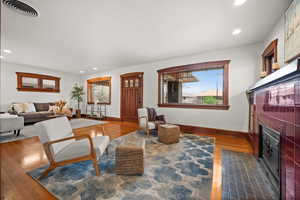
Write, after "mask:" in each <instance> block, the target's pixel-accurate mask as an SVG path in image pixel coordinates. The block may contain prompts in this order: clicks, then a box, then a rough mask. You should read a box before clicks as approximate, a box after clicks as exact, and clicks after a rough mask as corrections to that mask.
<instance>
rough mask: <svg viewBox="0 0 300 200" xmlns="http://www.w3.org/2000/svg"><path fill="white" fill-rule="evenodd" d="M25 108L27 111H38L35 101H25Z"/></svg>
mask: <svg viewBox="0 0 300 200" xmlns="http://www.w3.org/2000/svg"><path fill="white" fill-rule="evenodd" d="M24 108H25V112H26V113H29V112H36V110H35V106H34V104H33V103H24Z"/></svg>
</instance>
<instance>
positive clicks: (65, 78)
mask: <svg viewBox="0 0 300 200" xmlns="http://www.w3.org/2000/svg"><path fill="white" fill-rule="evenodd" d="M16 72H29V73H38V74H45V75H50V76H58V77H60V78H61V80H60V93H45V92H43V93H41V92H19V91H17V89H16V88H17V75H16ZM0 78H1V84H0V89H1V93H0V95H1V96H0V103H1V104H0V111H7V108H8V106H9V105H10V104H11V103H12V102H28V101H29V102H53V101H57V100H61V99H63V100H67V101H68V102H70V104H71V106H72V105H73V102H72V101H70V93H71V89H72V87H73V85H74V84H75V83H76V82H78V83H80V76H79V75H73V74H66V73H62V72H56V71H51V70H48V69H43V68H37V67H32V66H26V65H20V64H12V63H6V62H2V63H1V68H0Z"/></svg>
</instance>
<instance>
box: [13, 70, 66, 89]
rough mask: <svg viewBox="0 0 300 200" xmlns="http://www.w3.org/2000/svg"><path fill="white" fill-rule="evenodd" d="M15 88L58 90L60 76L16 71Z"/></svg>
mask: <svg viewBox="0 0 300 200" xmlns="http://www.w3.org/2000/svg"><path fill="white" fill-rule="evenodd" d="M16 74H17V84H18V87H17V90H18V91H23V92H57V93H58V92H59V91H60V88H59V87H60V83H59V82H60V78H59V77H54V76H48V75H42V74H32V73H23V72H16Z"/></svg>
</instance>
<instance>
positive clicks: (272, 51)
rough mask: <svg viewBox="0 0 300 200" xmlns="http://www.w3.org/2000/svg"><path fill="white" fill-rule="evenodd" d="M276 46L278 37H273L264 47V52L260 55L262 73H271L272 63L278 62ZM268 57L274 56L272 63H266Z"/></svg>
mask: <svg viewBox="0 0 300 200" xmlns="http://www.w3.org/2000/svg"><path fill="white" fill-rule="evenodd" d="M277 48H278V39H275V40H273V41H272V42H271V43H270V44H269V45H268V46H267V47H266V49H265V50H264V52H263V53H262V55H261V57H262V73H263V74H264V75H265V76H267V75H269V74H271V73H273V71H272V67H273V64H274V63H277V62H278V50H277ZM270 57H273V58H274V62H273V63H272V65H271V66H270V65H268V62H269V58H270ZM263 77H264V76H263Z"/></svg>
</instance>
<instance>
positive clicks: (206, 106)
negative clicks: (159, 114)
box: [158, 104, 230, 110]
mask: <svg viewBox="0 0 300 200" xmlns="http://www.w3.org/2000/svg"><path fill="white" fill-rule="evenodd" d="M158 107H168V108H194V109H211V110H229V107H230V106H229V105H185V104H158Z"/></svg>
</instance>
